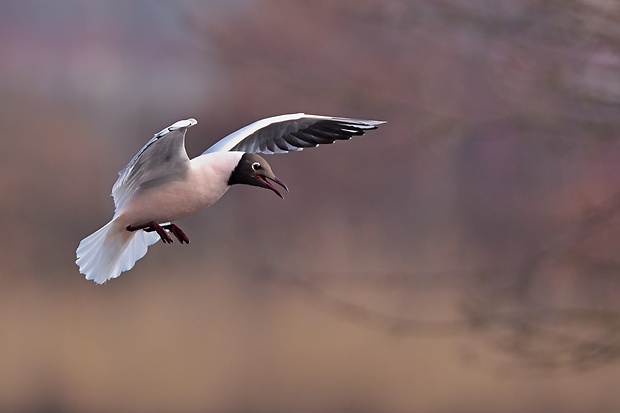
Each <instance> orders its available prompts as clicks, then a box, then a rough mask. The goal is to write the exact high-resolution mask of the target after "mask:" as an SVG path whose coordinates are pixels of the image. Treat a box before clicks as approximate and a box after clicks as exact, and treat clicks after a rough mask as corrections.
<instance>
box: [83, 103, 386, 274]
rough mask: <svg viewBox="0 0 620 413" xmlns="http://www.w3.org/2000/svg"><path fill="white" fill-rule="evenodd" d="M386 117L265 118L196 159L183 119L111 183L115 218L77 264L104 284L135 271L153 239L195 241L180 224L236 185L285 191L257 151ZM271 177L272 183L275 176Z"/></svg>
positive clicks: (364, 126) (357, 131) (86, 243)
mask: <svg viewBox="0 0 620 413" xmlns="http://www.w3.org/2000/svg"><path fill="white" fill-rule="evenodd" d="M381 123H384V122H380V121H365V120H356V119H347V118H334V117H327V116H316V115H305V114H301V113H300V114H292V115H280V116H275V117H272V118H267V119H263V120H260V121H257V122H254V123H253V124H251V125H248V126H246V127H244V128H242V129H240V130H238V131H237V132H234V133H232V134H230V135H228V136H227V137H225V138H223V139H221V140H220V141H218V142H217V143H216V144H215V145H213V146H212V147H211V148H209V149H208V150H207V151H205V152H204V153H203V154H201V155H200V156H198V157H196V158H193V159H191V160H190V159H189V158H188V156H187V153H186V152H185V133H186V131H187V129H188V128H189V127H191V126H193V125H195V124H196V121H195V120H194V119H187V120H183V121H179V122H176V123H175V124H173V125H171V126H169V127H168V128H166V129H164V130H162V131H161V132H159V133H157V134H155V135H154V136H153V138H152V139H151V140H150V141H149V142H148V143H147V144H146V145H145V146H144V147H143V148H142V149H141V150H140V151H139V152H138V153H137V154H136V156H134V158H133V159H132V160H131V161H130V162H129V164H128V165H127V166H126V167H125V168H124V169H123V170H122V171H120V172H119V178H118V180H117V181H116V183H115V184H114V187H113V189H112V196H113V197H114V204H115V207H116V209H115V213H114V216H113V218H112V220H111V221H110V222H109V223H108V224H106V225H105V226H104V227H102V228H101V229H99V230H98V231H97V232H95V233H94V234H92V235H90V236H89V237H87V238H85V239H84V240H82V242H80V245H79V246H78V249H77V251H76V254H77V260H76V263H77V264H78V266H79V267H80V272H81V273H82V274H85V275H86V278H87V279H89V280H94V281H95V282H97V283H99V284H101V283H104V282H106V281H107V280H109V279H111V278H116V277H118V276H119V275H120V273H121V272H123V271H127V270H129V269H131V268H132V267H133V266H134V264H135V262H136V261H137V260H139V259H140V258H142V257H143V256H144V255H145V254H146V252H147V249H148V247H149V245H151V244H154V243H156V242H157V241H158V240H159V239H162V240H163V241H164V242H166V243H172V237H171V236H170V234H172V235H174V236H175V237H176V238H177V239H178V240H179V241H180V242H181V243H183V242H186V243H189V238H188V237H187V235H186V234H185V233H184V232H183V231H182V230H181V229H180V228H179V227H177V226H176V225H175V224H174V223H173V222H174V221H176V220H178V219H180V218H182V217H185V216H188V215H191V214H193V213H195V212H198V211H199V210H201V209H204V208H207V207H209V206H210V205H212V204H213V203H215V202H216V201H217V200H218V199H220V198H221V197H222V195H224V194H225V193H226V191H227V190H228V189H229V188H230V187H231V186H232V185H235V184H246V185H253V186H259V187H263V188H266V189H269V190H271V191H273V192H275V193H276V194H277V195H278V196H280V197H282V195H281V194H280V192H279V191H278V190H277V189H276V188H275V187H274V186H273V185H272V184H271V182H275V183H277V184H279V185H280V186H282V187H283V188H284V189H286V190H288V188H287V187H286V185H284V183H283V182H281V181H280V180H279V179H278V178H276V177H275V175H274V174H273V172H272V171H271V167H270V166H269V164H268V163H267V162H266V161H265V160H264V159H263V158H261V157H260V156H258V155H256V154H255V153H282V152H288V151H292V150H301V149H303V148H304V147H309V146H318V145H319V144H320V143H333V142H334V141H336V140H341V139H349V138H351V137H352V136H354V135H363V134H364V132H365V131H366V130H370V129H376V128H377V125H379V124H381ZM270 181H271V182H270Z"/></svg>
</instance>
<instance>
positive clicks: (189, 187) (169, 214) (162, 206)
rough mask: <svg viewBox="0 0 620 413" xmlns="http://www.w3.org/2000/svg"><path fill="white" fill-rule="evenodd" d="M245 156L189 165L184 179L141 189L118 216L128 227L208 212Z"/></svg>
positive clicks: (215, 156)
mask: <svg viewBox="0 0 620 413" xmlns="http://www.w3.org/2000/svg"><path fill="white" fill-rule="evenodd" d="M242 155H243V152H214V153H209V154H204V155H201V156H198V157H196V158H194V159H192V160H191V161H189V167H188V169H187V171H186V173H185V174H184V179H178V180H170V181H167V182H164V183H162V184H160V185H158V186H157V190H152V188H151V187H149V186H146V188H143V189H139V190H137V191H136V193H135V194H134V195H133V196H132V197H131V198H130V199H128V200H127V202H125V203H124V204H123V205H122V207H121V208H120V209H119V210H118V211H117V212H116V214H115V216H114V219H116V220H118V221H119V222H122V223H124V224H126V225H138V224H142V223H146V222H150V221H157V222H172V221H176V220H178V219H180V218H183V217H185V216H188V215H191V214H193V213H195V212H198V211H200V210H201V209H204V208H207V207H209V206H211V205H212V204H213V203H215V202H216V201H217V200H218V199H220V198H221V197H222V195H224V194H225V193H226V191H228V189H229V188H230V185H228V177H229V176H230V173H231V171H232V170H233V169H234V168H235V166H236V165H237V164H238V163H239V159H241V156H242Z"/></svg>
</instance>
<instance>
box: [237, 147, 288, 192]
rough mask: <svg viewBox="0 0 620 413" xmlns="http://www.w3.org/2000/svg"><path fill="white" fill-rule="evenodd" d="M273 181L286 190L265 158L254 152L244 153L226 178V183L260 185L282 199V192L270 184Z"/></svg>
mask: <svg viewBox="0 0 620 413" xmlns="http://www.w3.org/2000/svg"><path fill="white" fill-rule="evenodd" d="M269 181H272V182H275V183H276V184H278V185H280V186H281V187H282V188H284V189H285V190H286V191H287V192H288V188H287V187H286V184H285V183H284V182H282V181H280V180H279V179H278V178H276V176H275V175H274V173H273V172H272V171H271V166H269V164H268V163H267V161H266V160H264V159H263V158H261V157H260V156H258V155H256V154H255V153H244V154H243V156H242V157H241V159H240V160H239V163H238V164H237V166H236V167H235V169H234V170H233V171H232V173H231V174H230V178H228V185H236V184H244V185H253V186H260V187H261V188H266V189H269V190H271V191H273V192H275V193H276V195H278V196H279V197H280V198H282V199H284V197H283V196H282V194H281V193H280V192H279V191H278V190H277V189H276V188H275V187H274V186H273V185H272V184H271V182H269Z"/></svg>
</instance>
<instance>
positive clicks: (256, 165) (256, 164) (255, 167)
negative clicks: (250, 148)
mask: <svg viewBox="0 0 620 413" xmlns="http://www.w3.org/2000/svg"><path fill="white" fill-rule="evenodd" d="M252 169H254V170H255V171H257V170H259V169H260V164H259V163H258V162H254V163H253V164H252Z"/></svg>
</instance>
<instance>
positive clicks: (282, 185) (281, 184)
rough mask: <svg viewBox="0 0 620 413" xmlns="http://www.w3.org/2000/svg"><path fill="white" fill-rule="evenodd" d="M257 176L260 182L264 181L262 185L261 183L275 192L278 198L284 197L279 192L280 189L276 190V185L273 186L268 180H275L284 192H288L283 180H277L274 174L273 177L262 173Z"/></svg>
mask: <svg viewBox="0 0 620 413" xmlns="http://www.w3.org/2000/svg"><path fill="white" fill-rule="evenodd" d="M257 177H258V179H260V180H261V182H262V183H264V185H263V186H264V187H265V188H267V189H270V190H272V191H273V192H275V193H276V195H278V196H279V197H280V198H282V199H284V197H283V196H282V194H281V193H280V191H278V190H277V189H276V187H275V186H273V185H272V184H271V182H269V181H272V182H275V183H276V184H278V185H280V186H281V187H282V188H284V189H285V190H286V192H288V187H287V186H286V184H285V183H284V182H282V181H280V180H279V179H278V178H276V177H275V176H274V177H270V176H264V175H257Z"/></svg>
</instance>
